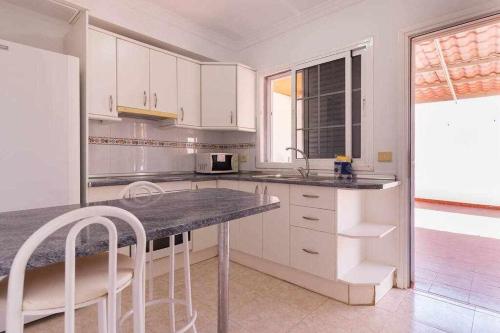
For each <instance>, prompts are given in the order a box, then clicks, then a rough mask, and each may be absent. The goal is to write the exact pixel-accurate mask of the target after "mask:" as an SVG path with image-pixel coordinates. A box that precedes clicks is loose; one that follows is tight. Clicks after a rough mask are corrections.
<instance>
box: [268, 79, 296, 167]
mask: <svg viewBox="0 0 500 333" xmlns="http://www.w3.org/2000/svg"><path fill="white" fill-rule="evenodd" d="M291 78H292V76H291V72H290V71H288V72H284V73H280V74H276V75H272V76H269V77H267V78H266V105H267V106H266V125H267V126H266V134H267V135H266V136H267V140H266V141H267V145H266V149H267V151H266V161H269V162H278V163H290V162H291V161H292V153H291V151H287V150H286V148H287V147H291V146H292V136H291V135H290V134H291V133H292V119H293V117H292V97H291V95H292V84H291V82H292V79H291Z"/></svg>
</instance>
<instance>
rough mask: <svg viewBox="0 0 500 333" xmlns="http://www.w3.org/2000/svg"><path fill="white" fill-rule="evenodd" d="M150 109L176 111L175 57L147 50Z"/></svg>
mask: <svg viewBox="0 0 500 333" xmlns="http://www.w3.org/2000/svg"><path fill="white" fill-rule="evenodd" d="M149 52H150V53H149V60H150V68H149V75H150V85H151V86H150V91H149V94H150V106H151V110H155V111H162V112H171V113H177V59H176V58H175V57H174V56H171V55H168V54H166V53H163V52H158V51H155V50H149Z"/></svg>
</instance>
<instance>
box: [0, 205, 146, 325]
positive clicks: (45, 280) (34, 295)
mask: <svg viewBox="0 0 500 333" xmlns="http://www.w3.org/2000/svg"><path fill="white" fill-rule="evenodd" d="M109 218H116V219H120V220H122V221H124V222H126V223H127V224H128V225H129V226H130V227H131V228H132V230H133V231H134V233H135V237H136V239H137V255H136V256H135V259H132V258H130V257H127V256H125V255H120V254H117V239H118V235H117V230H116V227H115V224H114V223H113V222H112V221H111V220H110V219H109ZM70 224H74V225H73V226H72V227H71V229H70V230H69V232H68V234H67V236H66V251H65V262H61V263H56V264H52V265H49V266H45V267H41V268H36V269H32V270H28V271H26V265H27V264H28V261H29V259H30V257H31V256H32V254H33V252H34V251H35V250H36V249H37V247H38V246H39V245H40V244H41V243H42V242H43V241H44V240H45V239H47V238H48V237H49V236H51V235H52V234H53V233H55V232H57V231H59V230H60V229H61V228H63V227H65V226H68V225H70ZM95 224H100V225H103V226H104V227H105V228H106V230H107V233H108V236H109V253H102V254H98V255H94V256H88V257H78V258H75V242H76V240H77V236H78V235H79V234H80V232H81V231H82V230H83V229H84V228H86V227H88V226H90V225H95ZM145 252H146V233H145V231H144V228H143V226H142V224H141V222H140V221H139V220H138V219H137V218H136V217H135V216H134V215H132V214H131V213H129V212H127V211H126V210H123V209H121V208H117V207H108V206H93V207H85V208H81V209H77V210H74V211H71V212H68V213H66V214H63V215H61V216H59V217H57V218H55V219H53V220H51V221H49V222H48V223H46V224H45V225H44V226H42V227H41V228H40V229H38V230H37V231H36V232H35V233H33V234H32V235H31V236H30V237H29V238H28V239H27V240H26V241H25V242H24V244H23V245H22V246H21V248H20V249H19V251H18V253H17V254H16V257H15V258H14V261H13V263H12V267H11V270H10V274H9V277H8V280H7V281H6V280H2V281H1V282H0V297H2V296H5V294H6V295H7V297H6V298H7V306H6V307H7V311H6V327H7V329H6V332H7V333H21V332H23V330H24V316H40V315H41V316H45V315H50V314H55V313H64V332H65V333H73V332H74V330H75V309H78V308H82V307H86V306H89V305H92V304H97V307H98V325H99V333H106V332H108V333H115V332H116V294H117V293H119V292H121V291H122V290H123V289H125V288H126V287H127V286H129V285H130V284H132V293H133V308H134V333H144V330H145V315H144V259H145Z"/></svg>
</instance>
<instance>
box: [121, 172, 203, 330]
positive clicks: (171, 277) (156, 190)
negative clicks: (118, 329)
mask: <svg viewBox="0 0 500 333" xmlns="http://www.w3.org/2000/svg"><path fill="white" fill-rule="evenodd" d="M162 193H165V191H164V190H163V189H162V188H161V187H160V186H158V185H156V184H155V183H151V182H147V181H138V182H134V183H132V184H129V185H127V186H126V187H125V188H124V189H123V190H122V192H121V193H120V197H121V198H124V199H126V198H136V199H137V200H139V199H140V197H142V196H146V195H154V194H162ZM182 243H183V247H184V251H183V255H184V290H185V295H184V300H180V299H176V298H175V235H173V236H169V246H170V255H169V257H170V262H169V272H168V298H159V299H154V295H153V293H154V289H153V285H154V276H153V275H154V274H153V263H154V259H153V246H154V242H153V241H149V255H148V271H149V273H148V301H147V302H146V307H148V306H151V305H156V304H165V303H166V304H168V305H169V315H170V331H171V332H172V333H183V332H187V331H188V330H189V329H191V328H192V330H193V332H195V333H196V326H195V322H196V317H197V312H196V311H194V310H193V302H192V297H191V270H190V260H189V237H188V233H187V232H183V233H182ZM118 304H119V303H118ZM175 304H182V305H184V306H185V307H186V316H187V323H186V325H184V326H183V327H182V328H180V329H179V330H176V325H175ZM130 315H131V311H129V312H128V313H126V314H125V315H124V316H123V317H122V319H121V320H120V322H123V321H124V320H125V319H126V318H127V317H128V316H130Z"/></svg>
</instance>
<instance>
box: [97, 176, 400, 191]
mask: <svg viewBox="0 0 500 333" xmlns="http://www.w3.org/2000/svg"><path fill="white" fill-rule="evenodd" d="M275 174H276V173H273V174H269V177H266V176H265V175H266V174H263V173H261V172H253V173H250V172H248V173H237V174H218V175H203V174H197V173H192V172H189V173H171V174H158V175H141V176H114V177H91V178H90V180H89V182H88V184H89V187H98V186H111V185H128V184H130V183H132V182H135V181H140V180H144V181H150V182H153V183H162V182H175V181H195V182H196V181H209V180H217V179H224V180H236V181H238V180H240V181H252V182H266V183H283V184H295V185H311V186H326V187H336V188H341V189H342V188H345V189H359V190H383V189H387V188H391V187H396V186H398V185H399V183H400V182H399V181H397V180H388V179H364V178H355V179H335V178H333V177H324V176H310V177H308V178H301V177H300V175H297V176H294V175H284V176H283V177H281V178H279V177H273V175H275Z"/></svg>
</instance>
